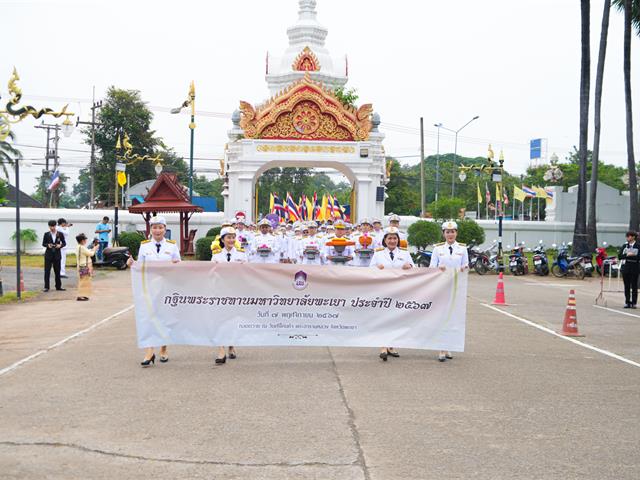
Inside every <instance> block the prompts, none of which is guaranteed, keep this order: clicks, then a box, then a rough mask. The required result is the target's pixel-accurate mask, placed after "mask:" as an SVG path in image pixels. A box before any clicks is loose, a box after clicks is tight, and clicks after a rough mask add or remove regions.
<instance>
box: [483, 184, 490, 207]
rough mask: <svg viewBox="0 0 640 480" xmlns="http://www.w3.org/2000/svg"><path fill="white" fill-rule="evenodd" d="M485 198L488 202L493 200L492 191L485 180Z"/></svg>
mask: <svg viewBox="0 0 640 480" xmlns="http://www.w3.org/2000/svg"><path fill="white" fill-rule="evenodd" d="M484 198H485V202H486V203H490V202H491V192H490V191H489V185H487V183H486V182H485V184H484Z"/></svg>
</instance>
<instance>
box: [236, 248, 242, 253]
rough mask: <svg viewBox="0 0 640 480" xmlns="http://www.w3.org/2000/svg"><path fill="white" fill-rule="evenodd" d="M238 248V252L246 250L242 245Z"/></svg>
mask: <svg viewBox="0 0 640 480" xmlns="http://www.w3.org/2000/svg"><path fill="white" fill-rule="evenodd" d="M236 250H237V251H238V252H244V248H242V247H240V248H236Z"/></svg>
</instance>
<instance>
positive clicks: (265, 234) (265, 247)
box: [250, 218, 280, 263]
mask: <svg viewBox="0 0 640 480" xmlns="http://www.w3.org/2000/svg"><path fill="white" fill-rule="evenodd" d="M258 228H260V232H259V233H257V234H256V236H255V237H254V238H253V245H252V246H251V254H252V256H251V260H250V261H251V262H252V263H279V262H280V250H279V248H280V245H279V242H278V241H277V240H276V237H274V236H273V235H272V234H270V233H269V229H270V228H271V222H269V220H267V219H266V218H263V219H262V220H260V222H259V223H258ZM259 250H262V251H259Z"/></svg>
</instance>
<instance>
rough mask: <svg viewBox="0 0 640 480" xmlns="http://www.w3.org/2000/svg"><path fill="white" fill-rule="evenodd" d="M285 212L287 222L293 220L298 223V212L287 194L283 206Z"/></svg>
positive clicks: (294, 203)
mask: <svg viewBox="0 0 640 480" xmlns="http://www.w3.org/2000/svg"><path fill="white" fill-rule="evenodd" d="M285 210H286V212H287V217H288V218H287V220H293V221H294V222H297V221H300V211H299V210H298V206H297V205H296V202H294V201H293V198H291V194H290V193H289V192H287V205H286V206H285Z"/></svg>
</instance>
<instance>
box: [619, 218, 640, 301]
mask: <svg viewBox="0 0 640 480" xmlns="http://www.w3.org/2000/svg"><path fill="white" fill-rule="evenodd" d="M637 240H638V234H637V233H636V232H634V231H629V232H627V243H625V244H624V245H622V247H620V251H619V252H618V258H619V259H620V260H622V261H623V262H624V263H623V264H622V280H623V281H624V308H636V304H637V303H638V273H639V272H640V268H639V263H638V262H640V255H639V254H640V244H638V241H637Z"/></svg>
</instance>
